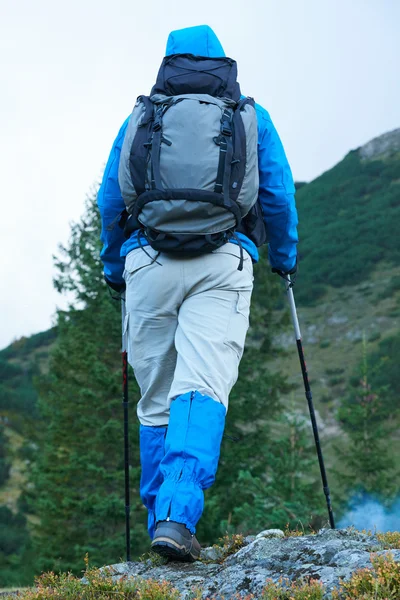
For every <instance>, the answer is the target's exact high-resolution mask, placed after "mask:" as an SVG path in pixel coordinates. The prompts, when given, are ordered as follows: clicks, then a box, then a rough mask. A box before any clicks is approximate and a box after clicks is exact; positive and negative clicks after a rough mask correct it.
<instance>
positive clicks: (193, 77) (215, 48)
mask: <svg viewBox="0 0 400 600" xmlns="http://www.w3.org/2000/svg"><path fill="white" fill-rule="evenodd" d="M165 54H166V57H165V58H164V60H163V63H162V65H161V68H160V71H159V73H158V77H157V82H156V85H155V86H154V88H153V89H152V91H151V94H150V95H151V96H152V95H155V94H162V95H166V96H178V95H180V94H193V93H205V94H209V95H210V96H216V97H226V98H231V99H232V100H235V102H238V101H239V99H240V88H239V85H238V84H237V83H236V77H237V66H236V63H235V61H233V60H232V59H230V58H228V59H225V52H224V49H223V47H222V45H221V42H220V41H219V39H218V37H217V36H216V34H215V33H214V31H213V30H212V29H211V27H209V26H208V25H197V26H195V27H186V28H184V29H177V30H175V31H171V33H170V34H169V36H168V41H167V48H166V52H165Z"/></svg>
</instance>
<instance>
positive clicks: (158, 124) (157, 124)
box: [153, 115, 162, 131]
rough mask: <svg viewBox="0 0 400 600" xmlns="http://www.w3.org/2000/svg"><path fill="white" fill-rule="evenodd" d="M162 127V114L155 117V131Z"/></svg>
mask: <svg viewBox="0 0 400 600" xmlns="http://www.w3.org/2000/svg"><path fill="white" fill-rule="evenodd" d="M161 128H162V121H161V116H160V115H157V116H156V118H155V119H154V123H153V131H160V129H161Z"/></svg>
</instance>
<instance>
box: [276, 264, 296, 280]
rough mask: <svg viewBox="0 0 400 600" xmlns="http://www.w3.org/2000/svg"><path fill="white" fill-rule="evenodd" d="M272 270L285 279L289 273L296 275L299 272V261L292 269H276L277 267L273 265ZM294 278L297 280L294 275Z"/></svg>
mask: <svg viewBox="0 0 400 600" xmlns="http://www.w3.org/2000/svg"><path fill="white" fill-rule="evenodd" d="M272 272H273V273H276V274H277V275H279V277H282V278H283V279H287V278H288V275H296V274H297V261H296V264H295V265H294V267H293V268H292V269H291V270H290V271H281V270H280V269H275V267H273V268H272ZM293 279H294V280H295V279H296V277H293Z"/></svg>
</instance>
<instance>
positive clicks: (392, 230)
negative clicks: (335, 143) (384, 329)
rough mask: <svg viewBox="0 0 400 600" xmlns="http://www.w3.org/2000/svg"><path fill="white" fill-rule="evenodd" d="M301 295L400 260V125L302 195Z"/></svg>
mask: <svg viewBox="0 0 400 600" xmlns="http://www.w3.org/2000/svg"><path fill="white" fill-rule="evenodd" d="M296 199H297V205H298V211H299V221H300V224H299V234H300V245H299V253H300V276H299V284H298V289H297V296H298V300H299V301H301V302H303V303H313V302H315V301H316V299H317V298H318V297H321V296H322V295H323V293H324V291H325V288H326V286H327V285H332V286H334V287H341V286H344V285H354V284H358V283H360V282H362V281H365V280H366V279H368V278H369V276H370V273H371V271H373V270H374V269H376V268H377V267H378V266H379V265H380V263H382V261H384V262H386V263H387V264H388V265H396V264H399V263H400V244H399V240H398V228H399V225H398V224H399V221H400V129H397V130H395V131H393V132H390V133H389V134H384V135H383V136H380V137H379V138H376V139H375V140H372V141H371V142H369V143H368V144H366V145H365V146H363V147H361V148H359V149H357V150H353V151H351V152H349V154H348V155H347V156H346V157H345V158H344V159H343V160H342V161H341V162H340V163H338V164H337V165H336V166H335V167H333V168H332V169H330V170H329V171H327V172H326V173H324V174H323V175H321V176H320V177H318V178H317V179H315V180H314V181H312V182H311V183H309V184H307V185H304V186H302V187H301V188H300V189H299V190H298V192H297V194H296Z"/></svg>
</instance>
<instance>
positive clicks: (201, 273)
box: [98, 26, 297, 562]
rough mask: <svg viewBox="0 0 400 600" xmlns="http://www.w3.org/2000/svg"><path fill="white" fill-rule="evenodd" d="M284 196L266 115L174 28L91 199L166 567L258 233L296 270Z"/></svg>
mask: <svg viewBox="0 0 400 600" xmlns="http://www.w3.org/2000/svg"><path fill="white" fill-rule="evenodd" d="M294 191H295V190H294V184H293V179H292V174H291V171H290V167H289V165H288V162H287V159H286V156H285V153H284V150H283V147H282V144H281V141H280V139H279V137H278V134H277V132H276V130H275V128H274V125H273V124H272V121H271V119H270V117H269V115H268V113H267V112H266V111H265V110H264V109H263V108H262V107H260V106H258V105H255V104H254V101H253V100H252V99H248V98H244V97H243V96H241V93H240V88H239V84H238V83H237V81H236V63H235V62H234V61H233V60H231V59H228V58H225V54H224V51H223V49H222V46H221V44H220V42H219V40H218V38H217V37H216V35H215V33H214V32H213V31H212V29H211V28H210V27H208V26H198V27H190V28H187V29H181V30H178V31H173V32H172V33H171V34H170V35H169V38H168V42H167V50H166V58H165V59H164V61H163V63H162V66H161V68H160V71H159V75H158V78H157V83H156V85H155V86H154V88H153V90H152V92H151V101H150V100H149V98H148V97H144V96H140V97H139V98H138V100H137V103H136V106H135V108H134V110H133V113H132V115H131V117H129V118H128V119H127V120H126V121H125V123H124V124H123V125H122V127H121V129H120V131H119V133H118V136H117V138H116V140H115V142H114V145H113V147H112V150H111V154H110V158H109V160H108V163H107V165H106V169H105V173H104V177H103V181H102V184H101V187H100V190H99V194H98V205H99V209H100V213H101V218H102V233H101V240H102V242H103V244H104V246H103V250H102V252H101V259H102V261H103V263H104V276H105V279H106V282H107V284H108V285H109V286H110V287H111V288H112V289H114V290H116V291H117V292H123V291H124V290H125V286H126V313H127V316H126V322H125V325H124V326H125V328H126V330H127V332H128V356H129V362H130V364H131V366H132V367H133V369H134V373H135V377H136V380H137V382H138V385H139V387H140V392H141V399H140V401H139V403H138V407H137V414H138V418H139V421H140V460H141V467H142V474H141V482H140V494H141V498H142V501H143V503H144V505H145V506H146V508H147V510H148V530H149V534H150V537H151V539H152V549H153V550H154V551H156V552H158V553H159V554H161V555H164V556H168V557H169V558H170V559H175V560H182V561H188V562H190V561H193V560H196V559H198V558H199V554H200V544H199V542H198V541H197V539H196V537H195V532H196V525H197V523H198V521H199V519H200V517H201V515H202V512H203V508H204V495H203V490H204V489H207V488H208V487H210V486H211V485H212V484H213V482H214V479H215V475H216V471H217V466H218V460H219V453H220V444H221V439H222V435H223V431H224V426H225V416H226V412H227V409H228V399H229V393H230V391H231V389H232V387H233V385H234V384H235V382H236V380H237V377H238V368H239V363H240V360H241V357H242V354H243V350H244V343H245V338H246V333H247V330H248V327H249V311H250V299H251V293H252V289H253V263H255V262H257V261H258V250H257V246H260V245H261V244H263V243H264V242H265V241H266V233H267V234H268V241H269V260H270V264H271V266H272V268H273V270H274V271H275V272H278V273H279V274H280V275H285V274H293V273H294V272H295V271H296V263H297V260H296V256H297V252H296V248H297V246H296V245H297V230H296V226H297V212H296V207H295V201H294ZM125 208H127V213H129V218H128V219H127V220H126V216H127V213H126V212H124V209H125ZM246 214H247V216H245V215H246Z"/></svg>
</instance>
